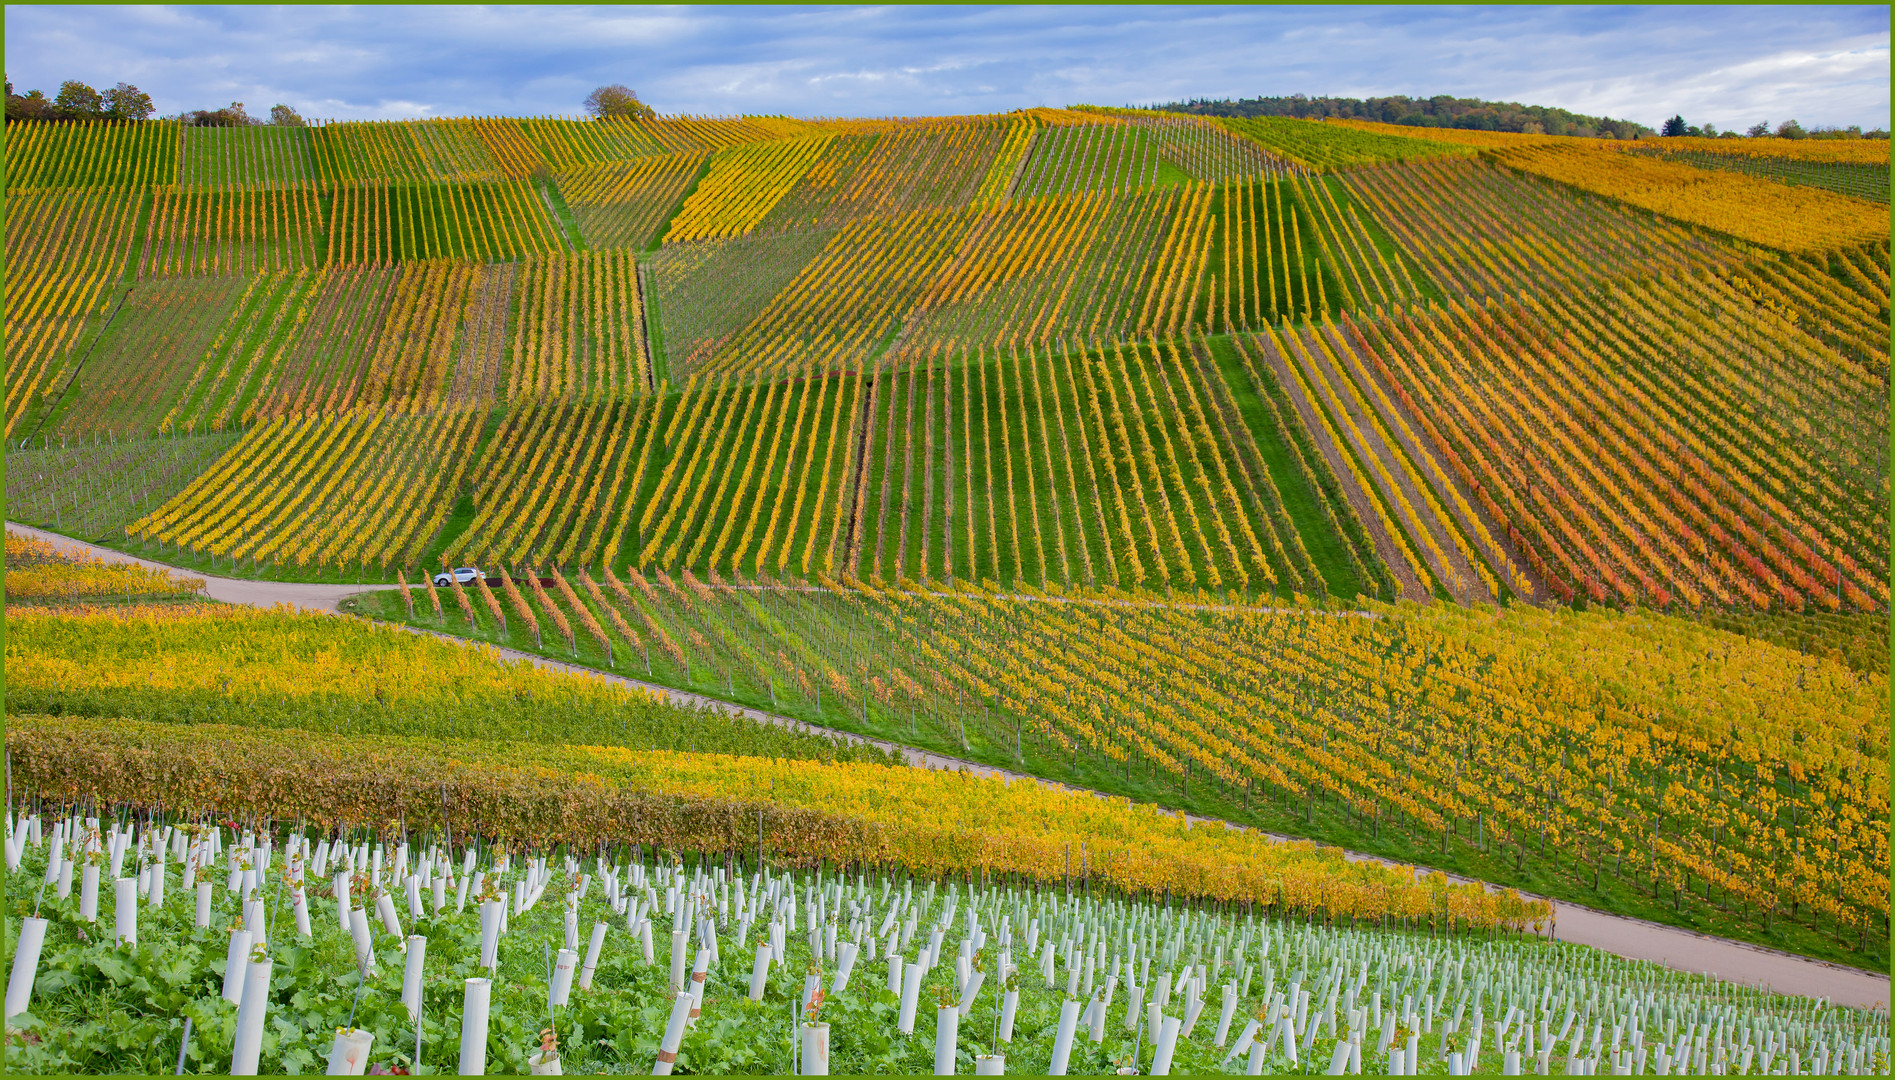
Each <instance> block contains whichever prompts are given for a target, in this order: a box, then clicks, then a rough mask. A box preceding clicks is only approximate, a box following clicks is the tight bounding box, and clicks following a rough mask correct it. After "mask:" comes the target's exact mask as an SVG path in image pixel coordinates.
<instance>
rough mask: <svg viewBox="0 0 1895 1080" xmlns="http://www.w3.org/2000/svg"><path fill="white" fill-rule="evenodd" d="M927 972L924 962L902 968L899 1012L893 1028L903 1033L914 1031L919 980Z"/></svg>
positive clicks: (908, 1033) (919, 991) (911, 1033)
mask: <svg viewBox="0 0 1895 1080" xmlns="http://www.w3.org/2000/svg"><path fill="white" fill-rule="evenodd" d="M927 974H928V968H927V966H926V965H924V964H919V963H916V964H909V965H908V966H907V967H905V968H903V969H902V979H901V1012H900V1013H899V1014H898V1015H897V1017H896V1022H895V1030H897V1031H899V1032H901V1033H902V1034H903V1035H913V1034H914V1033H915V1005H916V1002H917V1001H918V1000H919V998H920V997H921V980H922V978H923V977H924V976H925V975H927Z"/></svg>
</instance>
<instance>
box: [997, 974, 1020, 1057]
mask: <svg viewBox="0 0 1895 1080" xmlns="http://www.w3.org/2000/svg"><path fill="white" fill-rule="evenodd" d="M1019 1008H1020V991H1018V990H1009V991H1007V993H1006V995H1005V996H1004V997H1002V998H1001V999H1000V1041H1001V1042H1012V1041H1013V1014H1014V1013H1015V1012H1016V1011H1018V1010H1019ZM1003 1056H1004V1055H1003Z"/></svg>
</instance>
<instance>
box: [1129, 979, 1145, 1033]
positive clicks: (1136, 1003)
mask: <svg viewBox="0 0 1895 1080" xmlns="http://www.w3.org/2000/svg"><path fill="white" fill-rule="evenodd" d="M1144 996H1145V988H1144V987H1142V986H1140V985H1138V984H1137V983H1128V984H1126V987H1125V1030H1127V1031H1132V1030H1135V1029H1136V1028H1137V1027H1138V1017H1139V1012H1140V1004H1141V1000H1140V999H1142V998H1143V997H1144Z"/></svg>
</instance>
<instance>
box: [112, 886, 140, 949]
mask: <svg viewBox="0 0 1895 1080" xmlns="http://www.w3.org/2000/svg"><path fill="white" fill-rule="evenodd" d="M113 885H114V891H113V894H112V900H113V912H112V914H113V917H114V918H115V919H116V920H117V921H116V924H115V927H114V929H113V941H115V942H117V943H119V944H122V945H137V944H138V879H137V878H128V877H122V878H119V879H118V880H117V881H115V882H114V883H113Z"/></svg>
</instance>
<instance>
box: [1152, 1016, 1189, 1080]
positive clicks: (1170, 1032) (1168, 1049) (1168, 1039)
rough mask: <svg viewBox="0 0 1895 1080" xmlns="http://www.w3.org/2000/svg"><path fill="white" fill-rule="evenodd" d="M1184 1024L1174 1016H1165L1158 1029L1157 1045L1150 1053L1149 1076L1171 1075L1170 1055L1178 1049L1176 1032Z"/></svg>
mask: <svg viewBox="0 0 1895 1080" xmlns="http://www.w3.org/2000/svg"><path fill="white" fill-rule="evenodd" d="M1183 1027H1184V1022H1183V1021H1181V1020H1179V1019H1178V1018H1177V1017H1175V1016H1167V1017H1165V1019H1164V1023H1163V1024H1162V1025H1161V1026H1160V1027H1159V1029H1158V1045H1157V1047H1156V1048H1155V1049H1154V1050H1153V1052H1152V1057H1151V1075H1153V1076H1170V1075H1171V1055H1172V1054H1174V1053H1176V1052H1177V1049H1178V1031H1179V1030H1180V1029H1181V1028H1183Z"/></svg>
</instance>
